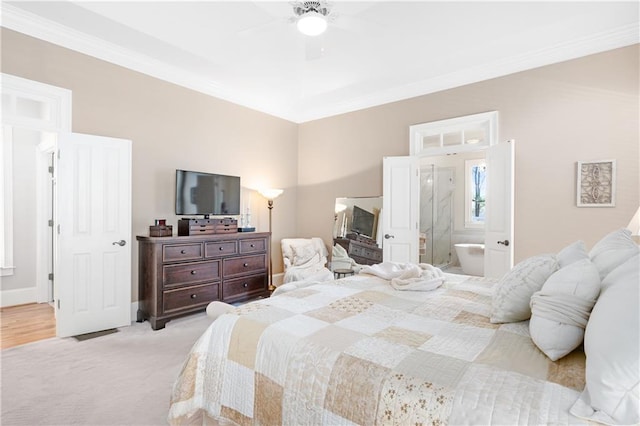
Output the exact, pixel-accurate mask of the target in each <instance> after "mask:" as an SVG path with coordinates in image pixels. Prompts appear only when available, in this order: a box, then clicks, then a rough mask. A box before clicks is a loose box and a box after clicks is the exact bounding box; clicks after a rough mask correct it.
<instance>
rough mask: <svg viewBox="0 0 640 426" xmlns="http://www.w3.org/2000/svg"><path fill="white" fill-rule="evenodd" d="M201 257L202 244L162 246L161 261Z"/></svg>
mask: <svg viewBox="0 0 640 426" xmlns="http://www.w3.org/2000/svg"><path fill="white" fill-rule="evenodd" d="M196 259H202V244H200V243H198V244H165V245H164V246H162V261H163V262H176V261H179V260H196Z"/></svg>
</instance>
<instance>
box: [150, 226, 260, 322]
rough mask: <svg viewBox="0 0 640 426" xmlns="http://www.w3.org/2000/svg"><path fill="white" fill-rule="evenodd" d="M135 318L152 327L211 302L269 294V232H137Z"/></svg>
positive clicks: (231, 300)
mask: <svg viewBox="0 0 640 426" xmlns="http://www.w3.org/2000/svg"><path fill="white" fill-rule="evenodd" d="M137 240H138V263H139V264H138V271H139V272H138V300H139V302H138V303H139V307H138V315H137V320H138V322H142V321H144V320H149V322H150V323H151V327H152V328H153V329H154V330H158V329H160V328H164V326H165V324H166V323H167V321H169V320H171V319H172V318H176V317H179V316H182V315H186V314H190V313H194V312H198V311H203V310H205V309H206V307H207V305H208V304H209V303H210V302H212V301H214V300H221V301H223V302H227V303H232V302H239V301H243V300H248V299H252V298H257V297H268V296H269V277H268V265H269V258H268V256H269V250H268V247H269V244H270V243H271V234H270V233H268V232H255V233H234V234H231V233H230V234H213V235H202V236H179V237H147V236H138V237H137Z"/></svg>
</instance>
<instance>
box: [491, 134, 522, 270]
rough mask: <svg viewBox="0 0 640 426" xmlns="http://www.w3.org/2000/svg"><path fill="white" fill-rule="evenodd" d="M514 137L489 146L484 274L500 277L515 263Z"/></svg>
mask: <svg viewBox="0 0 640 426" xmlns="http://www.w3.org/2000/svg"><path fill="white" fill-rule="evenodd" d="M514 144H515V142H514V141H513V140H510V141H507V142H502V143H498V144H496V145H493V146H491V147H489V148H488V149H487V204H486V206H487V207H486V219H485V241H484V246H485V249H484V275H485V276H486V277H492V278H500V277H502V276H503V275H504V274H505V273H507V272H508V271H509V270H511V268H512V266H513V188H514V170H513V169H514V167H513V164H514Z"/></svg>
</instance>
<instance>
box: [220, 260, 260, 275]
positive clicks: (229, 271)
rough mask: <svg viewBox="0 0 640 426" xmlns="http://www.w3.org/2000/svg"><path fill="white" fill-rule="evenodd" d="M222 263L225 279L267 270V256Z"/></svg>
mask: <svg viewBox="0 0 640 426" xmlns="http://www.w3.org/2000/svg"><path fill="white" fill-rule="evenodd" d="M222 262H223V264H222V265H223V266H222V270H223V274H224V277H225V278H229V277H234V276H238V275H246V274H253V273H256V272H262V271H265V270H266V269H267V255H266V254H259V255H254V256H242V257H236V258H233V259H224V260H223V261H222Z"/></svg>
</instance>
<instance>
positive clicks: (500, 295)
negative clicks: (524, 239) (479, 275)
mask: <svg viewBox="0 0 640 426" xmlns="http://www.w3.org/2000/svg"><path fill="white" fill-rule="evenodd" d="M557 270H558V262H557V261H556V259H555V256H554V255H552V254H543V255H539V256H533V257H530V258H528V259H525V260H523V261H522V262H520V263H518V264H517V265H516V266H514V267H513V269H512V270H511V271H509V272H507V274H506V275H505V276H504V277H502V279H501V280H500V281H499V282H498V284H496V287H495V290H494V292H493V297H492V301H491V305H492V312H491V322H492V323H494V324H495V323H504V322H516V321H524V320H526V319H529V318H530V317H531V308H530V306H529V302H530V300H531V296H532V295H533V293H535V292H536V291H538V290H540V289H541V288H542V285H543V284H544V283H545V281H547V278H549V277H550V276H551V274H553V273H554V272H555V271H557Z"/></svg>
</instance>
